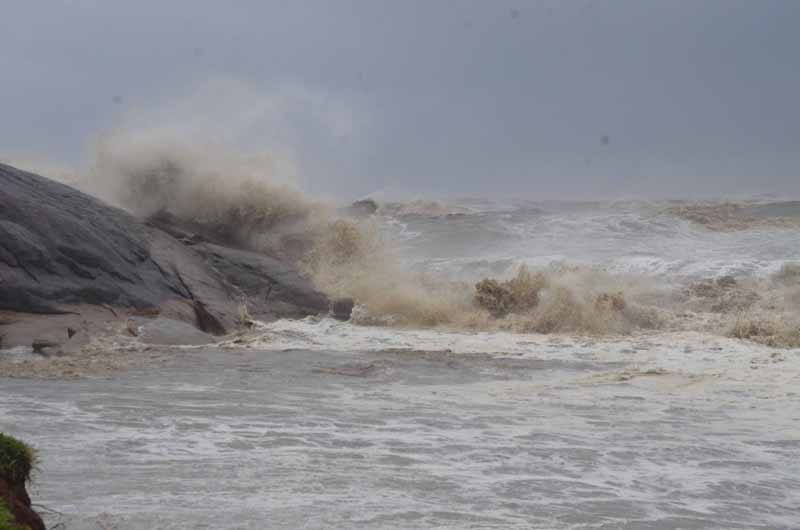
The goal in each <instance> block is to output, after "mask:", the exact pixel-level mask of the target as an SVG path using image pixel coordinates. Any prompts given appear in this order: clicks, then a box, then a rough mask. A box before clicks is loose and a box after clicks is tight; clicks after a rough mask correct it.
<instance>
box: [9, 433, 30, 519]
mask: <svg viewBox="0 0 800 530" xmlns="http://www.w3.org/2000/svg"><path fill="white" fill-rule="evenodd" d="M35 465H36V452H35V451H34V450H33V448H31V447H30V446H29V445H28V444H26V443H25V442H22V441H20V440H17V439H16V438H14V437H12V436H9V435H7V434H4V433H0V478H4V479H6V480H7V481H8V482H10V483H11V484H23V485H24V484H25V483H26V482H27V481H28V480H29V479H30V478H31V472H32V471H33V468H34V466H35ZM0 530H2V528H1V527H0Z"/></svg>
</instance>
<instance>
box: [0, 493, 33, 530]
mask: <svg viewBox="0 0 800 530" xmlns="http://www.w3.org/2000/svg"><path fill="white" fill-rule="evenodd" d="M0 530H27V527H22V526H20V525H18V524H17V523H15V522H14V515H13V514H12V513H11V510H10V509H9V508H8V506H6V503H5V502H4V501H3V500H0Z"/></svg>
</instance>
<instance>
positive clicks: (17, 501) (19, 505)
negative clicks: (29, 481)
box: [0, 478, 45, 530]
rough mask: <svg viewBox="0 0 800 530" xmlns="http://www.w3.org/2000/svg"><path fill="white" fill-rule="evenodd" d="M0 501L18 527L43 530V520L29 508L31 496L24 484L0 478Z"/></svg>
mask: <svg viewBox="0 0 800 530" xmlns="http://www.w3.org/2000/svg"><path fill="white" fill-rule="evenodd" d="M0 502H3V503H5V504H6V506H7V507H8V509H9V511H10V512H11V514H12V515H13V517H14V522H15V523H16V524H17V525H18V526H19V527H21V528H30V530H45V526H44V521H42V518H41V517H39V514H37V513H36V512H35V511H33V508H31V498H30V496H29V495H28V492H27V491H26V489H25V485H24V484H16V485H12V484H11V483H9V482H8V481H7V480H6V479H4V478H0Z"/></svg>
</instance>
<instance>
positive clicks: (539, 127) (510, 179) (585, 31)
mask: <svg viewBox="0 0 800 530" xmlns="http://www.w3.org/2000/svg"><path fill="white" fill-rule="evenodd" d="M799 28H800V1H796V0H658V1H657V0H574V1H573V0H563V1H534V0H517V1H513V2H506V1H500V0H483V1H470V0H450V1H444V0H438V1H437V0H427V1H422V0H419V1H415V0H393V1H378V0H365V1H346V0H336V1H334V0H327V1H310V0H306V1H289V0H281V1H267V0H258V1H256V0H252V1H247V0H230V1H204V0H159V1H151V0H135V1H134V0H128V1H116V0H47V1H45V0H3V1H2V19H1V20H0V71H2V78H0V109H2V113H1V115H2V127H0V158H12V159H13V157H16V156H30V157H39V158H43V159H48V160H51V161H57V162H64V163H68V164H74V163H78V162H79V161H80V160H82V159H84V158H85V156H86V150H87V145H88V144H89V143H90V142H91V141H92V139H93V138H96V137H97V136H98V135H99V134H101V133H102V132H103V131H106V130H108V129H112V128H120V127H126V126H134V127H140V128H147V127H151V126H152V127H161V126H165V124H164V123H159V122H164V121H167V120H172V121H173V122H178V125H176V124H175V123H171V124H170V125H169V126H171V127H173V126H175V127H180V126H181V125H180V122H182V121H183V122H198V123H203V124H204V125H205V129H206V130H208V131H213V132H214V133H215V134H218V135H221V136H222V137H224V138H225V139H226V140H229V141H234V142H238V143H241V144H243V145H244V146H247V147H248V148H258V149H262V148H263V149H273V148H274V149H275V150H276V151H278V152H281V153H289V155H290V156H291V157H293V158H294V159H296V163H297V167H298V168H299V172H300V173H301V174H302V177H303V183H304V185H305V186H306V187H309V188H313V189H314V190H318V191H321V192H326V193H338V194H349V195H351V196H360V195H365V194H368V193H374V192H378V191H381V190H408V191H412V192H419V193H424V192H433V193H465V194H467V193H469V194H473V193H487V192H492V193H500V194H516V193H521V194H526V195H528V196H531V197H537V196H541V197H581V198H586V197H592V196H603V197H613V196H641V195H653V196H664V195H669V196H692V195H729V194H735V193H752V192H756V193H778V194H784V195H785V194H790V195H798V194H800V149H798V147H799V146H800V104H798V98H800V29H799ZM186 130H187V131H188V130H190V129H189V128H187V129H186ZM185 134H186V136H187V137H188V138H191V137H192V134H193V133H189V132H186V133H185ZM198 134H199V133H198Z"/></svg>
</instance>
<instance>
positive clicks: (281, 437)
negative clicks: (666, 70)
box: [0, 201, 800, 530]
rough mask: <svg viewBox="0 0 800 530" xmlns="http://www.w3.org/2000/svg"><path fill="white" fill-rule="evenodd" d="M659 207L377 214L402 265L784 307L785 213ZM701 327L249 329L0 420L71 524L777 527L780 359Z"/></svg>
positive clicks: (785, 472) (35, 400) (791, 233)
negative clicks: (538, 272) (560, 275)
mask: <svg viewBox="0 0 800 530" xmlns="http://www.w3.org/2000/svg"><path fill="white" fill-rule="evenodd" d="M674 206H676V205H674V204H651V203H606V204H585V203H584V204H568V203H557V204H555V203H550V204H544V203H543V204H513V205H498V204H497V203H490V202H488V201H462V202H459V203H457V204H455V205H440V204H434V205H431V204H428V203H406V204H402V205H393V206H384V207H383V208H382V210H381V211H380V212H379V213H380V219H381V223H382V230H383V234H384V235H385V237H386V238H388V239H389V240H390V241H391V242H392V243H393V248H395V249H397V252H398V254H399V256H400V257H401V259H402V260H403V263H404V266H405V267H406V268H407V269H412V270H418V271H422V272H424V273H426V274H430V275H433V276H437V275H443V276H445V277H449V278H460V279H465V280H468V281H473V280H475V279H478V278H480V277H483V276H487V275H488V276H499V277H502V276H504V275H509V274H512V273H513V270H514V269H515V268H516V267H517V266H518V265H519V264H522V263H525V264H528V265H529V266H531V267H534V268H535V267H546V266H550V265H551V264H552V262H566V263H570V264H576V265H578V266H580V267H583V268H588V269H591V270H602V271H603V272H604V274H610V275H615V274H636V275H639V276H641V277H643V278H646V279H647V280H648V281H653V282H655V283H658V284H664V285H667V286H668V287H669V288H671V289H674V290H675V292H681V293H683V292H685V289H687V288H688V287H687V286H690V285H692V284H693V282H702V281H707V280H714V279H717V278H720V277H723V276H726V275H733V276H735V277H736V282H738V283H735V284H734V283H721V284H719V285H717V284H709V285H711V286H712V287H713V286H714V285H717V286H718V287H719V288H720V289H723V290H725V289H728V291H725V292H726V293H727V295H730V296H729V298H724V297H722V298H720V300H723V301H726V300H727V302H730V303H731V304H732V306H731V307H734V309H730V308H729V306H728V305H725V304H722V305H720V306H719V307H717V308H716V309H710V310H709V311H710V313H714V314H716V315H719V314H724V313H726V311H729V309H730V311H734V310H736V311H746V310H750V311H752V310H753V308H759V307H764V308H767V306H768V304H767V302H766V301H762V302H763V303H762V302H758V300H757V299H752V297H750V295H748V296H747V297H740V298H741V300H740V298H737V296H738V294H737V293H738V291H736V292H734V291H732V289H734V287H733V286H734V285H736V286H741V285H744V286H747V285H749V284H748V282H762V281H763V282H770V283H769V286H770V288H771V289H773V290H774V291H775V293H778V294H775V296H776V297H777V298H776V300H777V299H780V304H778V306H779V307H778V306H774V307H773V306H772V305H769V307H771V308H772V309H770V310H774V311H782V312H788V314H787V315H785V316H787V318H789V317H791V316H792V315H791V311H792V310H793V309H792V308H794V307H796V306H795V305H794V304H796V303H797V302H798V300H800V297H799V298H797V299H794V298H793V296H795V292H796V291H795V290H796V289H798V288H800V285H798V284H797V282H798V281H799V280H800V275H797V277H795V276H793V275H792V274H789V273H786V274H783V275H782V276H780V277H779V278H778V279H775V280H770V279H769V278H772V276H773V275H775V274H777V273H779V272H780V271H781V270H784V271H786V270H789V271H791V270H792V269H787V266H788V265H791V263H792V262H794V261H796V260H798V259H800V244H799V243H800V239H799V237H798V234H800V232H798V231H797V229H796V228H795V227H793V226H792V225H791V222H790V221H786V219H787V218H791V217H792V216H791V215H787V214H786V212H785V210H787V209H788V211H789V212H790V213H791V212H793V211H794V210H792V207H791V205H788V206H787V205H784V206H781V207H780V208H778V210H780V212H781V213H780V216H781V219H783V221H781V222H780V223H776V224H771V223H770V222H769V221H764V220H763V219H764V217H765V215H764V214H763V212H764V211H767V213H769V212H770V211H772V210H770V208H772V207H771V206H769V205H767V206H764V205H763V204H755V205H750V204H748V205H745V206H742V207H737V208H735V209H734V210H735V211H734V212H733V213H731V212H723V213H722V214H719V212H717V211H716V210H714V208H713V207H710V208H707V209H703V208H706V207H705V206H703V207H701V208H700V210H698V211H690V212H689V213H688V214H687V211H686V209H680V210H674V209H671V208H673V207H674ZM679 206H680V207H681V208H684V207H685V206H686V205H684V204H681V205H679ZM776 211H777V210H776ZM698 212H699V213H698ZM759 212H761V213H759ZM687 216H688V219H687ZM704 216H705V217H704ZM732 216H733V217H736V216H739V217H736V218H735V219H731V217H732ZM706 217H708V218H712V220H711V221H710V223H713V224H709V225H708V226H704V224H703V222H702V221H703V219H705V218H706ZM766 218H767V219H769V215H766ZM726 223H728V224H730V226H727V225H726ZM753 285H762V284H757V283H753ZM764 285H767V284H764ZM737 288H738V287H737ZM709 289H711V287H709ZM712 290H713V289H712ZM729 291H730V292H729ZM698 292H701V293H702V292H705V291H703V290H702V289H700V290H698ZM762 294H763V293H760V292H756V295H758V296H761V295H762ZM727 295H726V296H727ZM734 295H736V296H734ZM687 296H688V295H687ZM659 300H660V301H662V302H663V301H665V300H670V303H674V304H680V303H682V304H689V302H687V301H686V300H683V301H677V302H676V301H674V300H672V299H671V298H669V297H667V298H662V299H658V300H657V301H656V302H654V303H655V304H656V305H658V304H659V303H661V302H659ZM715 300H716V299H715ZM731 300H733V302H736V304H734V303H733V302H731ZM742 300H744V301H743V302H742ZM716 301H718V300H716ZM739 302H741V304H739ZM665 303H666V302H665ZM748 303H749V304H750V305H747V304H748ZM759 303H761V304H762V305H759ZM771 303H772V301H770V304H771ZM737 304H738V305H737ZM742 304H744V305H742ZM675 307H680V308H684V306H679V305H676V306H675ZM675 307H673V308H672V309H671V311H672V313H673V317H674V318H676V319H678V320H680V318H683V317H681V315H680V314H679V312H678V310H677V309H675ZM685 307H692V308H694V310H697V311H700V309H697V308H698V307H700V306H691V304H689V305H686V306H685ZM776 307H777V309H776ZM687 311H688V309H687ZM693 314H694V313H693ZM693 318H695V317H692V316H689V317H686V319H687V321H693V320H692V319H693ZM713 322H716V321H712V324H711V325H710V327H708V326H706V327H699V326H694V325H691V324H687V325H678V324H675V325H669V326H665V327H659V328H654V329H641V330H633V331H631V332H630V333H626V334H618V333H614V334H591V335H584V334H580V333H556V334H549V335H543V334H535V333H515V332H512V331H506V330H503V329H496V328H491V329H481V330H464V329H460V328H457V327H456V328H453V327H450V328H447V327H444V328H442V327H434V328H426V329H421V328H418V327H413V326H401V327H399V328H398V327H392V326H382V327H374V326H364V325H355V324H352V323H342V322H336V321H333V320H329V319H317V318H309V319H305V320H302V321H278V322H274V323H268V324H267V323H264V324H258V325H257V326H256V329H255V330H253V331H252V333H250V334H248V335H247V336H244V337H240V338H238V339H237V340H230V341H227V342H224V343H221V344H219V345H217V346H215V347H211V348H195V349H190V348H177V349H175V350H174V351H173V352H172V354H171V360H170V361H169V362H168V363H167V364H165V365H161V364H159V365H158V366H147V365H145V366H144V367H139V368H136V369H133V370H130V371H128V372H120V373H117V374H114V375H112V376H110V377H105V378H94V379H83V380H77V381H60V380H52V381H24V380H0V395H2V396H3V398H2V400H0V430H3V431H9V432H12V433H14V434H15V435H18V436H20V437H22V438H24V439H27V440H30V441H31V442H33V443H34V444H35V445H36V446H37V447H38V448H39V450H40V455H41V460H42V463H41V466H40V469H39V472H38V474H37V479H36V483H35V486H34V488H33V492H34V498H35V499H37V501H38V502H39V503H40V504H42V505H44V506H46V507H47V508H48V509H51V510H54V512H52V513H50V512H45V513H46V514H47V519H48V522H49V523H50V524H53V523H57V522H59V521H60V522H63V523H65V524H66V527H67V528H68V529H70V530H84V529H86V530H88V529H112V528H116V529H120V530H122V529H154V528H159V529H178V528H180V529H190V528H191V529H202V528H208V529H223V528H224V529H234V528H236V529H264V528H273V529H279V528H280V529H297V528H314V529H317V528H319V529H323V528H326V529H327V528H370V529H373V528H376V529H377V528H397V529H400V528H408V529H411V528H414V529H416V528H453V529H463V528H498V529H509V528H520V529H522V528H525V529H528V528H543V529H556V528H557V529H561V528H573V529H589V528H592V529H664V530H667V529H669V530H672V529H678V528H686V529H689V528H691V529H696V528H703V529H756V528H757V529H770V530H773V529H790V528H798V527H800V511H799V509H798V507H800V441H798V440H800V350H798V349H796V348H795V349H791V348H782V349H778V348H773V347H771V346H769V345H762V344H757V343H754V342H750V341H746V340H740V339H739V338H732V337H728V336H726V335H729V333H727V330H726V329H722V328H720V329H714V328H713V325H714V324H713ZM719 322H721V323H724V322H723V321H722V320H720V321H719ZM720 325H722V324H720ZM136 354H137V353H136V351H134V352H133V353H131V355H136ZM43 511H44V510H43ZM56 512H58V513H56Z"/></svg>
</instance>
